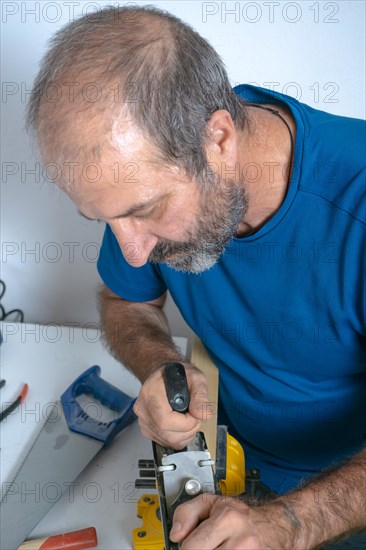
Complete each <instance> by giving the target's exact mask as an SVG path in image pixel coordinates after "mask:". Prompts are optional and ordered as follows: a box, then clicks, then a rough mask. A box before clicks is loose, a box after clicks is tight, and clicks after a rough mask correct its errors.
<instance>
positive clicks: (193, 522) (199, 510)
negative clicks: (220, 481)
mask: <svg viewBox="0 0 366 550" xmlns="http://www.w3.org/2000/svg"><path fill="white" fill-rule="evenodd" d="M218 498H220V497H218V496H217V495H209V494H207V493H205V494H203V495H199V496H198V497H196V498H194V499H192V500H190V501H188V502H185V503H184V504H181V505H180V506H178V508H177V509H176V511H175V512H174V517H173V526H172V529H171V531H170V538H171V540H172V541H173V542H180V541H182V540H183V539H185V538H186V537H187V535H189V533H190V532H191V531H192V530H193V529H194V528H195V527H196V526H197V525H198V523H199V522H200V521H202V520H203V519H205V518H207V517H208V516H209V515H210V511H211V509H212V507H213V505H214V503H215V502H216V500H217V499H218ZM187 548H188V547H187Z"/></svg>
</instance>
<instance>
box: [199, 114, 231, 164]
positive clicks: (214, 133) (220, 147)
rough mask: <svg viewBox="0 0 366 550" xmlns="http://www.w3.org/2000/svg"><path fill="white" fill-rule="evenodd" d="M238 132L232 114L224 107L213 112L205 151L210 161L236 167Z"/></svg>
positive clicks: (208, 125) (208, 123)
mask: <svg viewBox="0 0 366 550" xmlns="http://www.w3.org/2000/svg"><path fill="white" fill-rule="evenodd" d="M236 147H237V132H236V129H235V125H234V122H233V119H232V118H231V115H230V113H229V112H228V111H225V110H224V109H219V110H218V111H215V112H214V113H212V115H211V117H210V120H209V121H208V122H207V127H206V141H205V146H204V148H205V153H206V158H207V160H208V162H209V163H213V164H218V165H219V166H221V165H222V164H223V163H224V164H225V165H226V166H227V168H228V169H234V167H235V163H236V161H237V148H236Z"/></svg>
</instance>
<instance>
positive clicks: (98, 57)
mask: <svg viewBox="0 0 366 550" xmlns="http://www.w3.org/2000/svg"><path fill="white" fill-rule="evenodd" d="M219 109H224V110H226V111H228V112H229V114H230V116H231V117H232V119H233V121H234V123H235V125H236V126H237V127H238V128H240V129H242V128H243V127H244V125H245V114H244V110H243V106H242V104H241V103H240V101H239V100H238V98H237V96H236V95H235V94H234V93H233V92H232V90H231V87H230V84H229V80H228V78H227V75H226V72H225V68H224V66H223V63H222V61H221V59H220V57H219V56H218V55H217V53H216V52H215V51H214V50H213V48H212V47H211V46H210V45H209V44H208V43H207V42H206V41H205V40H204V39H203V38H202V37H201V36H199V35H198V34H197V33H196V32H195V31H193V30H192V29H191V28H190V27H189V26H188V25H186V24H184V23H182V22H181V21H180V20H179V19H177V18H175V17H173V16H172V15H170V14H168V13H165V12H162V11H160V10H158V9H155V8H152V7H145V8H136V7H128V8H123V7H118V8H116V7H109V8H106V9H104V10H102V11H99V12H97V13H93V14H88V15H86V16H83V17H81V18H80V19H77V20H75V21H73V22H72V23H70V24H68V25H66V26H65V27H64V28H62V29H61V30H60V31H59V32H58V33H57V34H56V35H55V36H54V38H53V39H52V41H51V45H50V49H49V51H48V53H47V54H46V55H45V57H44V59H43V61H42V65H41V69H40V72H39V74H38V76H37V78H36V81H35V84H34V89H33V93H32V96H31V100H30V104H29V109H28V117H27V122H28V127H29V128H31V129H33V130H34V131H35V134H36V136H37V140H38V143H39V146H40V149H41V151H42V152H43V153H45V156H46V158H47V159H48V160H52V161H53V162H58V163H60V164H62V163H64V162H76V161H79V162H89V161H97V160H98V158H99V157H100V155H101V153H102V151H103V149H104V148H106V147H111V146H114V145H113V143H114V142H115V137H116V133H117V134H118V133H119V132H120V133H123V132H124V129H125V128H126V129H127V127H131V125H133V126H134V127H135V128H136V131H137V132H139V133H141V136H143V137H145V138H146V139H147V140H149V141H150V142H151V143H152V144H153V146H154V148H155V149H156V158H157V161H161V162H162V163H165V164H168V165H169V164H170V165H175V166H178V167H179V168H181V169H183V170H184V171H185V172H186V173H187V174H188V176H189V177H197V178H198V179H201V176H202V173H203V172H204V171H205V169H206V164H207V163H206V157H205V152H204V144H205V138H206V134H205V130H206V124H207V122H208V120H209V119H210V116H211V115H212V113H213V112H215V111H216V110H219Z"/></svg>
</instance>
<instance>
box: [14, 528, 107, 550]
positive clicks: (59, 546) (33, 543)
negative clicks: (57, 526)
mask: <svg viewBox="0 0 366 550" xmlns="http://www.w3.org/2000/svg"><path fill="white" fill-rule="evenodd" d="M97 544H98V538H97V532H96V530H95V528H94V527H88V528H87V529H81V530H80V531H72V532H71V533H64V534H62V535H54V536H53V537H48V538H46V539H34V540H26V541H25V542H23V544H21V545H20V546H19V548H18V550H64V549H67V550H82V549H83V548H94V547H95V546H96V545H97Z"/></svg>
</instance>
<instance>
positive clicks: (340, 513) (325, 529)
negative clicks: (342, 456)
mask: <svg viewBox="0 0 366 550" xmlns="http://www.w3.org/2000/svg"><path fill="white" fill-rule="evenodd" d="M275 502H276V503H277V504H283V505H284V514H285V515H286V516H287V518H288V519H289V520H290V522H291V523H292V527H293V528H294V530H295V532H296V533H297V536H296V544H295V548H299V549H305V548H317V547H319V548H321V547H322V546H323V545H324V544H326V543H329V542H332V541H335V540H338V539H339V538H342V537H343V536H345V535H347V534H352V533H356V532H359V531H362V530H363V529H366V512H365V510H366V450H364V451H363V452H361V453H360V454H358V455H356V456H354V457H353V458H351V459H350V460H349V461H348V462H346V463H345V464H344V465H343V466H340V467H339V468H337V469H336V470H334V471H332V472H329V473H324V474H322V475H321V476H320V477H319V478H317V479H314V480H311V481H310V482H309V483H308V484H307V485H306V486H305V487H303V488H302V489H299V490H297V491H294V492H292V493H290V494H288V495H285V496H283V497H280V498H279V499H277V500H276V501H275Z"/></svg>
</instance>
